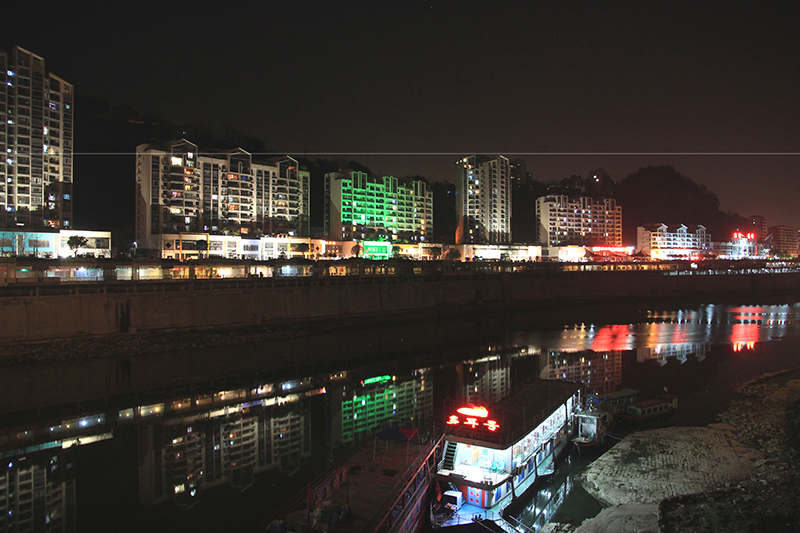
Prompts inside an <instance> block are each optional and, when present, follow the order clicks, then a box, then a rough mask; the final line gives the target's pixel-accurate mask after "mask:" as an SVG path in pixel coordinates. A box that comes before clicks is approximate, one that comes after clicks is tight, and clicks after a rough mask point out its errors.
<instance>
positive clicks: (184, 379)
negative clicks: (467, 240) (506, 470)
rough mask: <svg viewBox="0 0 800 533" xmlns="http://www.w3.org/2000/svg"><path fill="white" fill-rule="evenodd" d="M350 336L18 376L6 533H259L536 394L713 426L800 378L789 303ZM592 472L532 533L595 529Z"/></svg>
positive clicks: (435, 324)
mask: <svg viewBox="0 0 800 533" xmlns="http://www.w3.org/2000/svg"><path fill="white" fill-rule="evenodd" d="M346 326H347V327H343V328H342V331H339V332H337V333H336V334H331V333H326V334H325V335H313V334H308V335H304V336H302V338H296V339H293V340H280V341H270V342H259V343H254V344H242V345H239V346H237V347H235V348H230V347H228V348H224V349H223V348H220V349H199V348H197V349H189V350H181V351H180V352H175V353H170V354H158V355H144V354H143V355H142V356H140V357H134V358H126V359H119V360H92V359H87V360H85V361H82V362H78V363H60V364H31V365H23V366H18V367H14V368H10V369H7V371H6V372H4V373H3V376H2V377H0V391H2V392H0V394H1V395H2V396H1V397H2V403H0V405H2V406H3V412H2V414H1V415H0V452H2V453H3V458H4V464H5V465H6V467H5V468H6V470H5V478H3V479H0V485H1V486H0V517H2V518H0V530H11V529H16V528H19V529H25V528H26V527H28V526H30V527H31V528H33V527H34V526H35V525H39V526H42V527H45V526H46V527H48V528H52V529H59V528H63V529H64V530H67V531H88V530H115V531H172V532H174V531H211V530H222V529H235V530H238V531H263V530H264V526H265V525H266V524H267V523H268V522H269V521H270V519H271V518H272V517H273V516H274V515H275V513H277V512H278V511H279V510H280V509H281V508H282V506H283V505H285V504H286V502H287V500H288V499H290V498H291V497H292V496H293V495H295V494H297V493H299V492H301V491H302V489H303V488H304V487H305V486H306V484H307V483H308V482H309V481H310V480H311V479H313V477H315V476H316V475H318V474H319V473H320V472H322V471H324V469H325V468H326V467H327V466H328V465H329V464H332V463H333V462H334V461H335V460H336V458H337V457H339V456H340V455H341V454H342V453H345V452H346V451H347V450H348V449H350V448H351V447H352V446H353V445H355V444H356V443H358V442H359V441H360V439H361V438H363V437H364V436H366V435H368V434H370V433H371V432H374V431H376V430H380V429H383V428H385V427H387V426H389V425H392V424H394V423H395V422H399V423H400V424H401V425H416V426H417V427H418V428H419V430H420V434H421V435H423V436H424V435H428V434H432V433H433V432H434V431H435V430H436V428H437V427H438V428H441V427H442V423H443V417H444V415H443V411H444V407H443V406H444V404H445V403H446V401H448V400H456V401H472V402H476V403H477V402H481V403H493V402H496V401H499V400H500V399H501V398H503V397H504V396H505V395H507V394H509V393H510V392H512V391H513V390H514V389H515V387H516V386H517V385H519V384H522V383H524V382H527V381H528V380H529V379H531V378H544V379H565V380H570V381H579V382H581V383H582V384H583V387H584V394H592V393H604V392H611V391H614V390H619V389H622V388H633V389H636V390H639V391H640V393H641V396H643V397H647V396H652V395H655V394H658V393H660V392H663V391H664V390H667V391H668V392H670V393H672V394H675V395H677V396H678V399H679V406H678V411H677V413H676V414H675V416H674V417H673V419H672V420H671V422H670V423H672V424H677V425H707V424H709V423H711V422H713V421H714V417H715V415H716V414H717V413H719V412H721V411H723V410H724V409H725V408H726V406H727V404H728V402H729V401H730V399H731V397H732V394H733V388H734V387H735V385H736V384H737V383H741V382H744V381H747V380H750V379H753V378H755V377H758V376H759V375H761V374H764V373H767V372H774V371H778V370H783V369H786V368H795V367H798V366H800V355H798V354H799V353H800V350H799V349H800V304H797V303H795V302H788V303H787V302H782V303H774V302H773V303H766V302H749V303H747V304H735V305H732V304H724V305H723V304H691V305H689V304H687V305H684V306H678V307H670V308H665V307H663V306H660V307H659V306H644V307H642V306H613V307H609V306H601V305H598V306H583V307H581V308H569V307H560V308H558V309H553V310H549V311H538V312H531V313H515V314H513V315H498V316H495V317H488V318H487V317H483V318H475V319H464V318H463V317H460V318H458V319H457V320H448V319H440V320H436V321H428V322H425V323H417V322H414V321H406V322H403V323H393V324H391V325H384V326H375V327H371V328H358V327H353V326H352V324H348V325H346ZM591 459H592V457H591V456H583V457H581V456H574V455H573V456H571V457H570V458H569V460H568V461H566V462H565V463H564V464H565V466H564V467H563V468H562V469H561V470H559V472H557V475H556V476H554V477H553V482H552V483H551V484H550V485H547V486H539V487H536V494H532V495H530V496H531V500H530V501H529V502H526V503H528V504H529V505H528V506H527V507H524V508H523V510H522V511H520V513H519V517H520V519H521V521H522V522H523V523H526V524H529V525H530V524H534V523H535V524H537V525H541V524H542V523H543V521H546V520H550V519H551V518H552V517H553V516H555V517H556V519H557V520H561V521H570V522H574V523H578V522H580V521H581V520H583V519H584V518H586V517H589V516H593V515H594V514H596V513H597V512H599V510H600V506H599V504H598V503H597V502H595V501H594V500H593V499H592V498H591V497H589V496H588V495H587V494H586V493H585V492H583V491H582V489H581V488H580V485H579V483H576V482H575V477H574V476H575V474H576V473H578V472H580V470H581V469H582V468H583V467H584V466H585V465H586V464H587V462H588V461H590V460H591ZM3 506H4V507H3ZM525 509H528V510H527V511H526V510H525ZM544 509H546V510H547V513H546V517H545V514H544V512H543V510H544Z"/></svg>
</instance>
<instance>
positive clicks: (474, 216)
mask: <svg viewBox="0 0 800 533" xmlns="http://www.w3.org/2000/svg"><path fill="white" fill-rule="evenodd" d="M456 219H457V223H458V225H457V226H456V244H508V243H510V242H511V171H510V168H509V162H508V158H506V157H503V156H502V155H499V156H497V157H495V158H489V157H486V156H479V155H472V156H469V157H465V158H464V159H461V160H459V161H456Z"/></svg>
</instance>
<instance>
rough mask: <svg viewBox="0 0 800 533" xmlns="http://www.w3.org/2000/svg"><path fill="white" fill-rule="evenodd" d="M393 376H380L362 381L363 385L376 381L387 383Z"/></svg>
mask: <svg viewBox="0 0 800 533" xmlns="http://www.w3.org/2000/svg"><path fill="white" fill-rule="evenodd" d="M391 380H392V376H378V377H374V378H367V379H365V380H364V381H362V382H361V384H362V385H373V384H375V383H386V382H387V381H391Z"/></svg>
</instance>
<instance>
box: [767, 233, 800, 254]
mask: <svg viewBox="0 0 800 533" xmlns="http://www.w3.org/2000/svg"><path fill="white" fill-rule="evenodd" d="M769 234H770V235H772V254H773V255H776V254H784V255H790V256H792V257H797V251H798V232H797V228H795V227H793V226H770V228H769Z"/></svg>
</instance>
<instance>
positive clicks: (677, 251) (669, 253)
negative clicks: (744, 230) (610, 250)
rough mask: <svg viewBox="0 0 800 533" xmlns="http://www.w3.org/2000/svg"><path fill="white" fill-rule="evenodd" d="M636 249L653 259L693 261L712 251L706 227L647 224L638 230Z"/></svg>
mask: <svg viewBox="0 0 800 533" xmlns="http://www.w3.org/2000/svg"><path fill="white" fill-rule="evenodd" d="M636 248H637V250H641V251H642V253H643V254H645V255H646V256H648V257H650V258H651V259H692V258H694V257H703V256H706V255H708V254H709V252H710V251H711V236H710V235H709V234H708V232H707V231H706V228H705V226H702V225H697V226H686V225H684V224H679V225H673V226H668V225H667V224H646V225H644V226H639V227H638V228H636Z"/></svg>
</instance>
